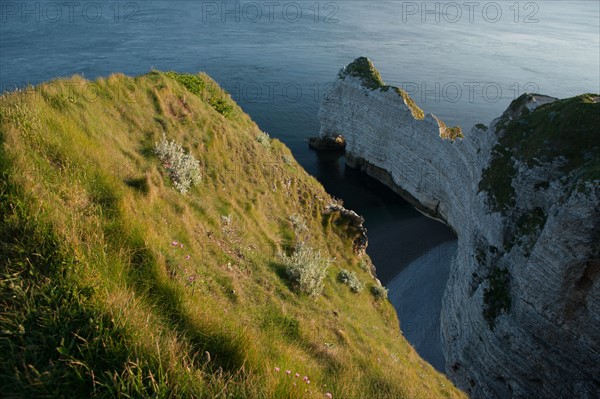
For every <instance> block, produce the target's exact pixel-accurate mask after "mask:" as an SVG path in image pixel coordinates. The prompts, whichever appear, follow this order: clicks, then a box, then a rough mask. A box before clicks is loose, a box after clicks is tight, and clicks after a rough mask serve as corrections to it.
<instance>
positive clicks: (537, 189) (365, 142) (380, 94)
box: [319, 58, 600, 398]
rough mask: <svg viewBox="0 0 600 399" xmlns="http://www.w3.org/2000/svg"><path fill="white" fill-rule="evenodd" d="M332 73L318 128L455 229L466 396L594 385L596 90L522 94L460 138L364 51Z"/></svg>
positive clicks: (446, 329) (457, 336)
mask: <svg viewBox="0 0 600 399" xmlns="http://www.w3.org/2000/svg"><path fill="white" fill-rule="evenodd" d="M338 77H339V79H338V81H337V83H336V84H335V85H334V86H333V87H332V88H331V90H330V91H329V92H328V93H327V95H326V97H325V99H324V100H323V103H322V105H321V109H320V112H319V118H320V121H321V132H320V136H321V137H332V136H337V135H340V134H341V135H343V136H344V138H345V140H346V157H347V162H348V164H349V165H350V166H353V167H359V168H361V169H362V170H363V171H365V172H366V173H368V174H369V175H371V176H373V177H375V178H377V179H378V180H380V181H382V182H383V183H385V184H387V185H388V186H390V187H391V188H393V189H394V190H396V191H397V192H398V193H400V194H401V195H403V196H404V197H405V198H407V199H409V200H410V201H411V202H412V203H413V204H415V205H416V206H418V207H419V208H421V209H422V210H425V211H427V212H428V213H430V214H432V215H434V216H437V217H439V218H441V219H442V220H444V221H445V222H446V223H447V224H449V225H450V226H451V227H452V228H453V229H454V230H455V231H456V233H457V235H458V249H457V252H456V254H455V256H454V258H453V260H452V266H451V272H450V278H449V280H448V285H447V287H446V292H445V294H444V302H443V306H442V314H441V323H442V336H443V337H442V338H443V342H444V352H445V357H446V371H447V373H448V375H449V376H450V378H452V379H453V381H454V382H455V383H456V384H457V385H458V386H459V387H460V388H462V389H464V390H465V391H467V392H468V393H470V394H471V396H472V397H474V398H491V397H501V398H506V397H513V398H536V397H539V398H548V397H552V398H572V397H579V398H594V397H600V379H599V376H600V188H599V187H600V172H599V170H600V167H599V165H598V164H599V160H600V149H599V148H598V145H599V144H598V143H600V134H599V133H598V130H597V126H600V120H598V119H599V118H600V108H599V106H600V104H599V103H598V97H597V96H593V95H587V96H580V97H577V98H574V99H568V100H557V99H555V98H552V97H547V96H540V95H524V96H521V97H520V98H519V99H517V100H515V101H514V102H513V103H512V104H511V106H510V107H509V108H508V109H507V111H506V112H505V113H504V114H503V115H502V116H501V117H500V118H498V119H496V120H494V121H492V122H491V124H490V126H489V127H486V126H483V125H476V126H475V127H473V128H472V129H471V130H470V131H469V132H468V133H466V134H464V137H461V136H462V134H461V132H460V131H457V130H456V129H448V128H447V127H446V126H445V125H444V124H443V123H442V122H440V121H439V120H438V119H437V118H436V117H435V116H433V115H430V114H429V115H424V114H423V113H422V111H421V110H419V109H418V108H416V106H415V105H414V104H413V103H412V100H410V98H408V96H407V95H406V94H405V93H403V92H402V91H401V90H399V89H396V88H391V87H387V86H384V85H383V82H382V81H381V78H380V77H379V74H378V73H376V70H375V69H374V67H373V66H372V64H371V63H370V62H369V61H368V60H366V59H364V58H361V59H357V60H356V61H355V62H354V63H352V64H350V65H349V66H348V67H346V68H345V69H342V71H340V74H339V76H338ZM452 139H454V140H452Z"/></svg>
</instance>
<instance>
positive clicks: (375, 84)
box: [339, 57, 385, 90]
mask: <svg viewBox="0 0 600 399" xmlns="http://www.w3.org/2000/svg"><path fill="white" fill-rule="evenodd" d="M345 76H352V77H355V78H359V79H361V80H362V83H363V85H365V86H366V87H368V88H369V89H371V90H375V89H379V88H380V87H383V86H384V85H385V83H383V80H382V79H381V75H380V74H379V71H378V70H377V68H375V65H373V63H372V62H371V60H369V59H368V58H367V57H358V58H357V59H355V60H354V61H352V62H351V63H350V64H348V65H347V66H346V67H345V68H344V69H342V70H341V71H340V73H339V78H340V79H343V78H344V77H345Z"/></svg>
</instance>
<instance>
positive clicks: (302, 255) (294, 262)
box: [282, 244, 329, 297]
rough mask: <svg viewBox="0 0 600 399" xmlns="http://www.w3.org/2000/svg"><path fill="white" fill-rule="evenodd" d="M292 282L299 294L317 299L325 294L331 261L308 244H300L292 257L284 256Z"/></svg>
mask: <svg viewBox="0 0 600 399" xmlns="http://www.w3.org/2000/svg"><path fill="white" fill-rule="evenodd" d="M282 258H283V263H284V265H285V268H286V273H287V275H288V278H289V279H290V282H291V283H292V285H293V286H294V288H295V289H296V290H297V291H298V292H302V293H304V294H307V295H309V296H312V297H315V296H317V295H319V294H320V293H321V292H323V287H324V280H325V277H326V276H327V269H328V267H329V260H327V259H325V258H323V257H322V256H321V253H320V252H318V251H315V250H314V249H312V248H310V247H309V246H307V245H306V244H298V245H297V246H296V250H295V251H294V253H293V254H292V255H291V256H287V255H285V254H284V255H282Z"/></svg>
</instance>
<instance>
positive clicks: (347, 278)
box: [337, 269, 364, 293]
mask: <svg viewBox="0 0 600 399" xmlns="http://www.w3.org/2000/svg"><path fill="white" fill-rule="evenodd" d="M337 279H338V281H339V282H340V283H344V284H346V285H347V286H348V287H350V291H352V292H355V293H356V292H361V291H362V290H363V288H364V284H363V283H362V282H361V281H360V280H359V279H358V277H357V276H356V273H354V272H351V271H349V270H346V269H342V270H341V271H340V272H339V273H338V276H337Z"/></svg>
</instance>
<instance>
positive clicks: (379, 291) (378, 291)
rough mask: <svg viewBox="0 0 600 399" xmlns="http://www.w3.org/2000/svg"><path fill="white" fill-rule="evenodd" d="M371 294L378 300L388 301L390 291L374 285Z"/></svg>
mask: <svg viewBox="0 0 600 399" xmlns="http://www.w3.org/2000/svg"><path fill="white" fill-rule="evenodd" d="M371 294H373V296H374V297H375V299H377V300H381V299H386V298H387V296H388V290H387V288H385V287H384V286H383V285H374V286H372V287H371Z"/></svg>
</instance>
